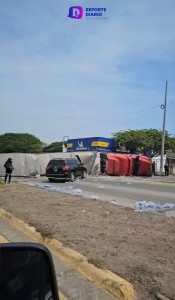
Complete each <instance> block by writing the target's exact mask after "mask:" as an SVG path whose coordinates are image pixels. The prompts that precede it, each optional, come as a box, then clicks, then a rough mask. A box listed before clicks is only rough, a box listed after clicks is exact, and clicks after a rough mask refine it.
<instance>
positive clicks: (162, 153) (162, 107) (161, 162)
mask: <svg viewBox="0 0 175 300" xmlns="http://www.w3.org/2000/svg"><path fill="white" fill-rule="evenodd" d="M167 87H168V81H167V80H166V85H165V102H164V104H162V105H161V106H160V108H161V109H163V110H164V113H163V130H162V146H161V160H160V174H161V175H163V158H164V152H165V124H166V108H167Z"/></svg>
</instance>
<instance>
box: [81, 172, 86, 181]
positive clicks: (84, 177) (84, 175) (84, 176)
mask: <svg viewBox="0 0 175 300" xmlns="http://www.w3.org/2000/svg"><path fill="white" fill-rule="evenodd" d="M81 178H82V179H86V178H87V171H85V170H84V171H83V175H82V177H81Z"/></svg>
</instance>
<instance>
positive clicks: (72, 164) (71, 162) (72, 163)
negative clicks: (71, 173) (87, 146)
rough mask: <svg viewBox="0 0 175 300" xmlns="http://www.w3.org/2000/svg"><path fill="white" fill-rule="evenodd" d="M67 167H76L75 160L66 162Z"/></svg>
mask: <svg viewBox="0 0 175 300" xmlns="http://www.w3.org/2000/svg"><path fill="white" fill-rule="evenodd" d="M67 164H68V165H69V166H77V161H76V160H75V159H70V160H67Z"/></svg>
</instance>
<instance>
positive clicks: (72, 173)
mask: <svg viewBox="0 0 175 300" xmlns="http://www.w3.org/2000/svg"><path fill="white" fill-rule="evenodd" d="M70 181H72V182H73V181H75V174H74V172H71V173H70Z"/></svg>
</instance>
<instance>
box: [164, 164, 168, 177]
mask: <svg viewBox="0 0 175 300" xmlns="http://www.w3.org/2000/svg"><path fill="white" fill-rule="evenodd" d="M164 169H165V176H168V175H169V165H168V164H167V163H166V164H165V165H164Z"/></svg>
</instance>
